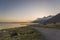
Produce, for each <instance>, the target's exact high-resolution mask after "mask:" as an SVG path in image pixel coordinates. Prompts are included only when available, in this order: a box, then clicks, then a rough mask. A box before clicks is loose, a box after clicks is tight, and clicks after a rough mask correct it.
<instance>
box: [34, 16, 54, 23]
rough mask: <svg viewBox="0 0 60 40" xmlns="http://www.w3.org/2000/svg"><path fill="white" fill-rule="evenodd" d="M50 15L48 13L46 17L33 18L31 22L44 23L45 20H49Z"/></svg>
mask: <svg viewBox="0 0 60 40" xmlns="http://www.w3.org/2000/svg"><path fill="white" fill-rule="evenodd" d="M52 17H53V16H51V15H50V16H48V17H43V18H38V19H36V20H34V21H33V23H40V24H42V23H44V22H45V21H47V20H49V19H50V18H52Z"/></svg>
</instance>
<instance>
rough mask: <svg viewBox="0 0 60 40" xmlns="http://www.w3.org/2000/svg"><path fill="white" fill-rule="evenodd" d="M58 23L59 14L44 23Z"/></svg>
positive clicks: (59, 20)
mask: <svg viewBox="0 0 60 40" xmlns="http://www.w3.org/2000/svg"><path fill="white" fill-rule="evenodd" d="M58 22H60V13H59V14H57V15H55V16H54V17H52V18H51V19H49V20H47V21H46V22H45V23H58Z"/></svg>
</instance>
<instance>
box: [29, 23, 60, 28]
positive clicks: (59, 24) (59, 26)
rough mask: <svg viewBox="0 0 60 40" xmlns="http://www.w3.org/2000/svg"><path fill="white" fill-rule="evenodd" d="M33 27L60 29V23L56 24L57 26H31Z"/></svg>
mask: <svg viewBox="0 0 60 40" xmlns="http://www.w3.org/2000/svg"><path fill="white" fill-rule="evenodd" d="M30 26H33V27H40V28H57V29H60V23H56V24H53V23H51V24H35V25H30Z"/></svg>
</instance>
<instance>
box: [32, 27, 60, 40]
mask: <svg viewBox="0 0 60 40" xmlns="http://www.w3.org/2000/svg"><path fill="white" fill-rule="evenodd" d="M32 28H34V29H36V30H37V31H39V32H40V33H41V35H42V37H43V39H42V40H60V30H58V29H54V28H38V27H32Z"/></svg>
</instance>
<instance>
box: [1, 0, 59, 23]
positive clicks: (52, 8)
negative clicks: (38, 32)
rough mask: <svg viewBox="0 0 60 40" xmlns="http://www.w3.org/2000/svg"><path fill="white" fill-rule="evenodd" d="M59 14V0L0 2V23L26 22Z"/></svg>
mask: <svg viewBox="0 0 60 40" xmlns="http://www.w3.org/2000/svg"><path fill="white" fill-rule="evenodd" d="M59 12H60V0H0V22H23V21H26V22H27V21H31V20H35V19H36V18H42V17H44V16H48V15H56V14H58V13H59Z"/></svg>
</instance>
